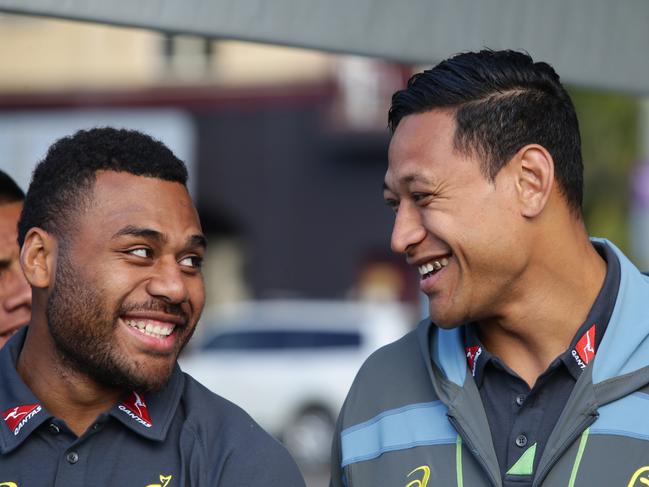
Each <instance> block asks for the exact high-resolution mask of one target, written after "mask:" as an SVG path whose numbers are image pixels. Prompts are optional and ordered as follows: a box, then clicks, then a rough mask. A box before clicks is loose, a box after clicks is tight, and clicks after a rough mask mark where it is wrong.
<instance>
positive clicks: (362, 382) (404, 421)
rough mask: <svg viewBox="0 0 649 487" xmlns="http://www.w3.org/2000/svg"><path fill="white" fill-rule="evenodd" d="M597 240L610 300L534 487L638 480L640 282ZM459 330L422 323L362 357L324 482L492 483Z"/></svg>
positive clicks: (646, 307) (487, 437) (643, 368)
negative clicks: (613, 272)
mask: <svg viewBox="0 0 649 487" xmlns="http://www.w3.org/2000/svg"><path fill="white" fill-rule="evenodd" d="M601 242H603V243H604V244H605V245H609V246H610V247H611V248H612V249H613V250H614V251H615V253H616V255H617V256H618V258H619V260H620V267H621V269H620V271H621V276H620V287H619V290H618V295H617V299H616V302H615V307H614V309H613V314H612V316H611V319H610V322H609V324H608V327H607V329H606V333H605V335H604V337H603V339H602V342H601V344H600V347H599V349H598V352H597V356H596V357H595V358H594V359H593V361H592V362H591V363H590V365H589V366H588V367H587V368H586V370H585V371H584V373H583V374H582V375H581V377H580V378H579V380H578V381H577V383H576V384H575V387H574V389H573V391H572V394H571V395H570V398H569V400H568V402H567V403H566V405H565V407H564V409H563V412H562V414H561V416H560V418H559V420H558V422H557V424H556V426H555V428H554V430H553V431H552V433H551V435H550V437H549V440H548V443H547V446H546V447H545V449H544V451H543V453H542V457H541V459H540V461H539V463H538V467H537V468H536V471H535V472H533V478H534V481H533V485H534V486H544V487H550V486H552V487H554V486H561V487H565V486H568V487H573V486H574V487H586V486H588V487H592V486H627V487H634V486H641V485H649V277H647V276H645V275H643V274H642V273H640V271H639V270H638V269H637V268H636V267H634V265H633V264H632V263H631V262H630V261H629V260H628V259H627V258H626V257H625V256H624V255H623V254H622V252H620V250H618V249H617V248H616V247H615V246H613V245H612V244H611V243H610V242H607V241H605V240H602V241H601ZM462 337H463V333H462V330H460V329H452V330H443V329H440V328H437V327H436V326H435V325H433V324H431V323H430V322H429V321H424V322H422V323H420V325H419V326H418V327H417V329H416V330H414V331H413V332H411V333H409V334H407V335H406V336H404V337H403V338H402V339H400V340H398V341H396V342H394V343H392V344H390V345H388V346H386V347H384V348H382V349H380V350H378V351H377V352H375V353H374V354H373V355H372V356H371V357H370V358H369V359H368V360H367V361H366V362H365V364H364V365H363V366H362V368H361V370H360V371H359V373H358V375H357V377H356V379H355V381H354V384H353V385H352V388H351V390H350V392H349V395H348V396H347V399H346V401H345V404H344V406H343V409H342V411H341V413H340V417H339V419H338V425H337V431H336V435H335V437H334V445H333V453H332V478H331V487H340V486H345V487H383V486H385V487H439V486H444V487H449V486H458V487H462V486H466V487H476V486H495V487H500V486H502V480H501V474H500V468H499V466H498V460H497V458H496V454H495V452H494V448H493V445H492V440H491V433H490V430H489V423H488V421H487V417H486V414H485V411H484V408H483V406H482V402H481V399H480V394H479V392H478V389H477V387H476V384H475V381H474V380H473V376H472V374H471V372H470V371H469V370H468V366H467V361H466V356H465V351H464V342H463V338H462ZM522 462H523V463H524V462H525V460H524V459H523V460H522ZM530 464H531V462H530ZM525 470H526V468H525V465H521V466H520V471H521V472H525ZM527 473H532V472H527ZM528 478H529V477H528Z"/></svg>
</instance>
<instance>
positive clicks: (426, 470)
mask: <svg viewBox="0 0 649 487" xmlns="http://www.w3.org/2000/svg"><path fill="white" fill-rule="evenodd" d="M417 472H422V475H421V478H419V479H415V480H411V481H410V482H408V483H407V484H406V485H405V486H404V487H426V486H427V485H428V479H429V478H430V467H428V465H422V466H421V467H417V468H416V469H414V470H413V471H412V472H410V473H409V474H408V475H406V477H407V478H410V476H411V475H412V474H414V473H417Z"/></svg>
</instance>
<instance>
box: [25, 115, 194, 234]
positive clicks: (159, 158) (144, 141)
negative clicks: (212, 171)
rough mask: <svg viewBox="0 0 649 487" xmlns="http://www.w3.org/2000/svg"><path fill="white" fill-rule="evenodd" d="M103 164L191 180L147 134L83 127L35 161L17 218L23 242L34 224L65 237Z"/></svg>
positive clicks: (119, 169)
mask: <svg viewBox="0 0 649 487" xmlns="http://www.w3.org/2000/svg"><path fill="white" fill-rule="evenodd" d="M101 170H107V171H116V172H127V173H130V174H134V175H136V176H147V177H153V178H157V179H162V180H165V181H172V182H177V183H180V184H182V185H183V186H186V184H187V168H186V167H185V164H184V163H183V162H182V161H181V160H180V159H178V158H177V157H176V156H175V155H174V154H173V152H171V150H169V149H168V148H167V147H166V146H165V145H164V144H163V143H162V142H160V141H158V140H155V139H153V138H152V137H150V136H149V135H146V134H143V133H142V132H138V131H136V130H126V129H115V128H111V127H101V128H93V129H90V130H80V131H78V132H76V133H75V134H74V135H72V136H69V137H64V138H62V139H59V140H58V141H56V142H55V143H54V144H53V145H52V146H51V147H50V148H49V150H48V151H47V155H46V156H45V158H44V159H43V160H42V161H41V162H40V163H39V164H38V166H36V169H35V170H34V174H33V175H32V181H31V184H30V185H29V189H28V190H27V196H26V198H25V204H24V207H23V211H22V214H21V217H20V222H19V224H18V243H19V245H21V246H22V244H23V242H24V240H25V235H26V234H27V231H28V230H29V229H30V228H32V227H40V228H42V229H44V230H46V231H47V232H50V233H52V234H54V235H55V236H56V237H57V238H61V239H64V240H65V237H66V231H69V230H70V229H69V228H68V227H67V224H68V223H69V222H70V221H71V218H70V217H71V216H73V215H75V214H78V213H79V212H81V211H83V209H84V208H86V206H87V205H88V203H89V202H90V201H91V199H90V198H91V196H92V188H93V185H94V183H95V179H96V174H97V171H101Z"/></svg>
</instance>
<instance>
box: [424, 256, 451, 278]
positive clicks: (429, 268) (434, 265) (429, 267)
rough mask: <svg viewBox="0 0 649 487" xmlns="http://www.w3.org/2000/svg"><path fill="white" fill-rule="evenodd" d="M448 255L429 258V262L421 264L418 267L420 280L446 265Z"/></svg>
mask: <svg viewBox="0 0 649 487" xmlns="http://www.w3.org/2000/svg"><path fill="white" fill-rule="evenodd" d="M448 262H449V260H448V257H442V258H440V259H435V260H431V261H430V262H427V263H426V264H422V265H420V266H419V267H418V270H419V276H420V278H421V280H422V281H423V280H425V279H427V278H429V277H430V276H432V275H433V274H436V273H437V272H439V271H440V270H441V269H443V268H444V267H446V266H447V265H448Z"/></svg>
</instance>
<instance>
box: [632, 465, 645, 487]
mask: <svg viewBox="0 0 649 487" xmlns="http://www.w3.org/2000/svg"><path fill="white" fill-rule="evenodd" d="M643 485H649V466H644V467H640V468H639V469H638V470H636V471H635V473H634V474H633V476H632V477H631V480H629V483H628V485H627V487H641V486H643Z"/></svg>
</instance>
